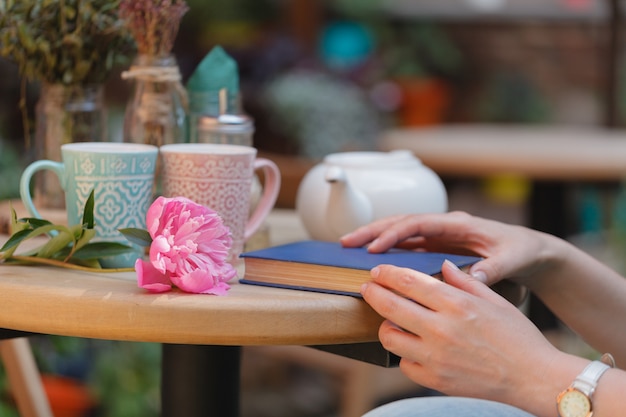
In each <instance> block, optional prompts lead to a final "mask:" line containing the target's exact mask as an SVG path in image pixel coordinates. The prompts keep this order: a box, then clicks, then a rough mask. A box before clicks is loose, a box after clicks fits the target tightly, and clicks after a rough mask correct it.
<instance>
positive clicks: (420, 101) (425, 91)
mask: <svg viewBox="0 0 626 417" xmlns="http://www.w3.org/2000/svg"><path fill="white" fill-rule="evenodd" d="M397 83H398V86H399V87H400V90H401V91H402V103H401V105H400V109H399V116H400V123H401V124H402V125H403V126H428V125H436V124H441V123H442V122H443V121H444V119H445V115H446V112H447V110H448V105H449V103H450V87H449V86H448V84H447V83H446V82H445V81H443V80H439V79H436V78H407V79H400V80H397Z"/></svg>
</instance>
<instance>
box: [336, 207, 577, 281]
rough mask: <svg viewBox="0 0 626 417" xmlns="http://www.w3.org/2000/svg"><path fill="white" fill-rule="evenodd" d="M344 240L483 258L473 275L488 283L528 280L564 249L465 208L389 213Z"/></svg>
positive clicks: (352, 244) (383, 247)
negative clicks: (433, 212) (447, 210)
mask: <svg viewBox="0 0 626 417" xmlns="http://www.w3.org/2000/svg"><path fill="white" fill-rule="evenodd" d="M341 243H342V244H343V245H344V246H348V247H356V246H363V245H366V244H369V246H368V250H369V251H370V252H384V251H386V250H388V249H389V248H391V247H403V248H406V249H424V250H428V251H431V252H447V253H459V254H471V255H478V256H482V257H484V258H485V259H484V260H483V261H481V262H478V263H476V264H475V265H473V266H472V268H471V270H470V273H471V275H472V276H474V277H475V278H476V279H478V280H480V281H482V282H483V283H485V284H488V285H492V284H494V283H496V282H498V281H500V280H501V279H504V278H509V279H513V280H516V281H518V282H520V283H522V284H528V282H527V280H528V279H529V278H531V277H532V278H533V279H536V278H538V277H539V275H540V274H541V273H542V272H544V271H547V270H549V269H551V268H552V267H554V266H555V265H556V264H557V263H558V260H559V257H560V256H562V252H563V251H564V248H565V247H566V245H564V243H563V242H562V241H560V240H559V239H557V238H555V237H554V236H551V235H548V234H545V233H541V232H537V231H534V230H531V229H528V228H525V227H522V226H514V225H508V224H504V223H500V222H497V221H493V220H487V219H483V218H479V217H474V216H470V215H469V214H467V213H463V212H453V213H446V214H413V215H399V216H393V217H388V218H385V219H381V220H378V221H375V222H373V223H371V224H369V225H366V226H363V227H361V228H359V229H357V230H355V231H354V232H352V233H350V234H348V235H345V236H343V237H342V238H341Z"/></svg>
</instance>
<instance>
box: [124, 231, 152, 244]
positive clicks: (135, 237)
mask: <svg viewBox="0 0 626 417" xmlns="http://www.w3.org/2000/svg"><path fill="white" fill-rule="evenodd" d="M118 231H119V232H120V233H121V234H123V235H124V237H125V238H126V239H128V240H129V241H130V242H132V243H134V244H136V245H139V246H144V247H145V246H150V245H151V244H152V237H151V236H150V233H148V231H147V230H144V229H137V228H134V227H128V228H126V229H119V230H118Z"/></svg>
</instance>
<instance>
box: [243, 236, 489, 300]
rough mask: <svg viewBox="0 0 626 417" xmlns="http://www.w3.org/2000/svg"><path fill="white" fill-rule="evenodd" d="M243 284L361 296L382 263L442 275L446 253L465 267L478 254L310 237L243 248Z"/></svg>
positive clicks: (435, 275)
mask: <svg viewBox="0 0 626 417" xmlns="http://www.w3.org/2000/svg"><path fill="white" fill-rule="evenodd" d="M241 256H242V258H243V259H244V263H245V273H244V276H243V278H242V279H241V280H240V282H241V283H244V284H254V285H264V286H271V287H280V288H292V289H298V290H308V291H318V292H327V293H333V294H345V295H353V296H360V294H359V289H360V288H361V285H362V284H363V283H365V282H368V281H370V280H371V277H370V272H369V271H370V270H371V269H372V268H374V267H375V266H377V265H380V264H391V265H396V266H400V267H405V268H411V269H415V270H417V271H420V272H423V273H425V274H428V275H431V276H433V277H440V275H441V266H442V264H443V262H444V261H445V260H446V259H447V260H449V261H451V262H454V263H455V264H456V265H457V266H458V267H459V268H461V269H464V268H467V267H469V266H470V265H472V264H473V263H475V262H477V261H479V260H480V259H481V258H479V257H476V256H463V255H453V254H446V253H434V252H418V251H411V250H404V249H390V250H389V251H388V252H385V253H369V252H368V251H367V249H366V248H364V247H361V248H344V247H342V246H341V244H340V243H335V242H322V241H315V240H306V241H300V242H294V243H288V244H286V245H281V246H274V247H270V248H266V249H261V250H256V251H252V252H246V253H243V254H242V255H241Z"/></svg>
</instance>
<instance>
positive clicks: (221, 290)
mask: <svg viewBox="0 0 626 417" xmlns="http://www.w3.org/2000/svg"><path fill="white" fill-rule="evenodd" d="M228 290H230V285H228V284H227V283H225V282H218V283H217V284H215V285H214V286H213V287H211V288H209V289H208V290H206V291H203V292H202V294H211V295H226V294H227V293H228Z"/></svg>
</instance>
